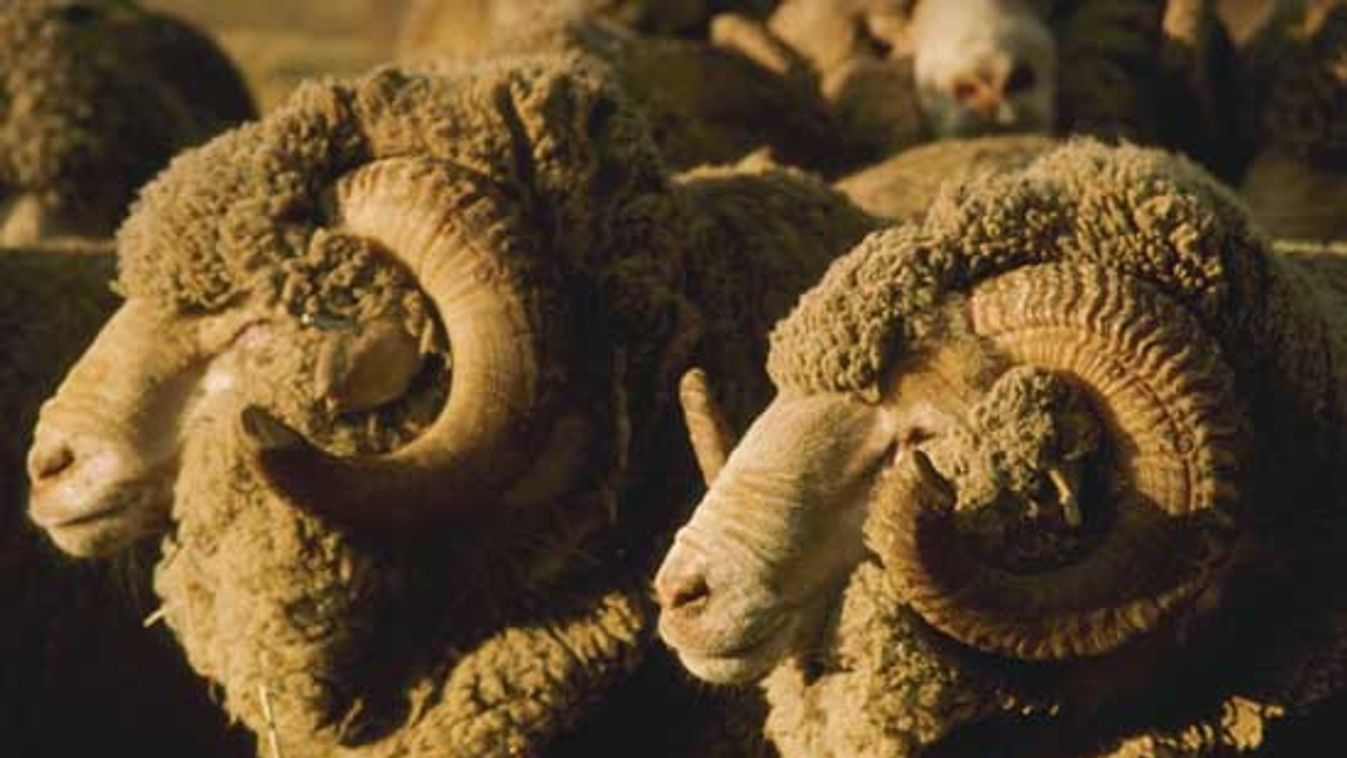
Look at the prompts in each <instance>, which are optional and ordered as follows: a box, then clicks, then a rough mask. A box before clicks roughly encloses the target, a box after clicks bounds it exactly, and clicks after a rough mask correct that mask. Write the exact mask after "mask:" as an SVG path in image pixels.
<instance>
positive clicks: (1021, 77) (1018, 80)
mask: <svg viewBox="0 0 1347 758" xmlns="http://www.w3.org/2000/svg"><path fill="white" fill-rule="evenodd" d="M1037 82H1038V76H1037V75H1036V74H1035V73H1034V69H1033V68H1031V67H1030V66H1026V65H1024V64H1022V63H1020V64H1016V66H1015V67H1014V68H1013V69H1011V70H1010V76H1009V77H1007V78H1006V92H1011V93H1015V92H1023V91H1025V90H1027V89H1029V88H1030V87H1033V86H1034V84H1036V83H1037Z"/></svg>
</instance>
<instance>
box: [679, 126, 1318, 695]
mask: <svg viewBox="0 0 1347 758" xmlns="http://www.w3.org/2000/svg"><path fill="white" fill-rule="evenodd" d="M1141 184H1145V185H1147V189H1145V190H1144V191H1142V193H1141V194H1140V195H1135V194H1128V193H1132V192H1133V190H1132V189H1131V188H1135V187H1137V186H1140V185H1141ZM1157 210H1159V211H1161V215H1155V213H1154V211H1157ZM1162 216H1163V218H1162ZM1247 223H1248V222H1247V220H1246V219H1243V218H1242V216H1240V214H1239V213H1238V207H1237V206H1236V205H1234V204H1233V201H1232V200H1231V199H1230V198H1229V195H1228V192H1226V191H1224V190H1221V189H1220V188H1219V187H1217V186H1216V185H1215V184H1214V183H1213V182H1211V180H1210V179H1208V178H1205V177H1202V176H1201V175H1200V174H1199V173H1198V172H1195V171H1194V170H1193V169H1192V168H1191V167H1190V166H1189V165H1188V164H1186V163H1183V162H1179V161H1175V160H1173V159H1172V158H1165V157H1163V156H1161V155H1160V154H1158V153H1155V152H1151V151H1142V150H1136V149H1133V148H1125V149H1112V150H1111V149H1108V148H1104V147H1102V146H1101V145H1098V144H1097V143H1089V142H1076V143H1071V144H1069V145H1066V146H1064V147H1062V148H1059V149H1058V150H1055V151H1052V152H1051V153H1049V154H1047V155H1045V156H1042V157H1040V158H1038V159H1036V160H1034V161H1033V162H1032V163H1031V164H1030V165H1029V166H1027V167H1026V168H1024V169H1022V170H1019V171H1011V172H1006V173H1003V174H1000V175H995V176H986V177H982V178H981V179H978V180H975V181H972V182H969V184H968V185H965V186H963V187H959V188H951V191H950V192H948V193H947V194H946V195H945V196H944V197H943V198H942V199H941V200H940V201H938V202H937V203H936V204H935V205H934V206H933V207H932V209H931V210H930V212H929V213H928V214H927V215H926V217H925V219H924V220H923V221H922V222H921V223H919V224H910V225H907V226H901V227H897V228H894V229H891V230H887V231H884V232H879V233H875V234H872V235H871V236H870V237H868V238H867V239H866V240H865V241H864V242H863V243H862V244H861V245H860V246H859V247H858V248H857V249H856V250H854V251H853V252H852V253H850V254H848V255H847V256H845V257H843V258H841V259H839V260H838V261H837V262H835V263H834V264H833V267H832V268H831V269H830V271H829V272H828V274H827V276H825V277H824V279H823V281H822V282H821V283H820V284H819V285H818V286H816V287H815V288H814V290H812V291H811V292H809V293H807V294H806V295H805V296H804V297H803V298H802V299H801V301H800V304H799V305H798V306H797V308H796V311H795V312H794V313H793V314H792V315H791V316H790V317H788V318H787V319H785V320H783V321H781V322H780V323H778V325H777V327H776V329H775V330H774V332H773V335H772V343H773V344H772V350H771V353H770V356H769V359H768V366H769V371H770V372H771V373H772V376H773V379H774V381H775V383H776V385H777V388H778V393H779V394H778V396H777V398H776V399H775V400H774V401H773V403H772V404H771V405H770V406H769V407H768V409H767V410H766V411H765V412H764V413H763V414H762V415H761V416H760V417H759V418H758V419H757V420H756V421H755V422H754V423H753V424H752V425H751V426H750V427H749V429H748V430H747V432H746V433H745V435H744V437H743V439H742V440H741V441H740V442H739V443H738V445H737V446H734V445H733V440H731V439H729V435H728V434H726V433H724V432H717V431H716V430H717V429H723V428H724V425H723V424H722V425H719V426H717V425H716V424H713V423H709V422H707V421H706V420H705V419H702V420H700V421H696V422H695V423H690V424H689V426H690V428H691V429H692V430H693V432H694V434H693V435H692V438H693V441H694V443H695V444H697V445H699V446H700V447H702V448H707V449H708V451H707V452H705V453H702V454H699V456H698V459H699V460H700V461H703V462H711V465H708V466H705V468H706V469H707V471H708V472H709V473H711V474H712V475H713V476H714V478H713V479H709V481H708V484H709V491H708V493H707V494H706V496H705V498H704V499H703V500H702V502H701V504H700V505H699V506H698V508H697V510H696V512H695V513H694V515H693V517H692V519H691V520H690V521H689V522H688V523H687V524H686V525H685V527H684V528H683V529H682V531H680V532H679V534H678V535H677V537H676V539H675V543H674V546H673V548H672V549H671V550H670V552H669V554H668V555H667V557H666V559H665V562H664V565H663V566H662V568H661V569H660V571H659V573H658V575H657V577H656V580H655V581H656V594H657V596H658V598H659V599H660V601H661V603H662V605H663V607H664V610H663V614H662V617H661V621H660V628H661V634H662V636H663V637H664V638H665V640H666V641H667V642H669V644H670V645H671V646H673V647H674V648H675V649H676V650H677V651H678V653H679V654H680V657H681V658H682V659H683V661H684V663H685V664H686V665H687V666H688V667H689V668H690V669H691V670H692V671H693V672H694V673H696V674H698V675H699V676H702V677H704V678H707V679H709V680H712V681H744V680H751V679H754V678H757V677H760V676H761V675H763V674H764V673H766V672H767V671H769V670H771V669H772V668H773V667H774V666H775V664H777V663H778V662H780V661H782V660H783V659H785V658H790V657H803V659H804V660H805V661H807V660H810V658H809V656H808V653H809V651H810V650H815V649H817V645H818V644H820V643H819V636H820V635H825V636H826V633H827V632H826V630H828V629H831V627H830V626H828V624H829V623H831V621H832V620H833V616H832V613H833V610H834V606H833V605H832V604H833V603H835V601H836V600H837V598H838V597H840V596H841V593H840V589H841V588H842V587H843V586H844V585H845V584H846V583H847V582H848V581H849V578H850V577H851V576H852V570H853V569H854V568H855V567H856V566H857V565H858V564H859V563H860V562H862V561H864V560H870V559H873V560H875V561H877V562H878V563H879V564H880V565H881V566H882V567H883V570H884V571H886V572H887V573H888V574H889V575H890V576H891V577H892V581H893V583H894V584H895V586H897V587H899V588H900V590H899V593H900V596H899V597H898V598H896V600H895V601H896V602H899V603H901V604H902V605H904V606H906V607H908V608H910V609H911V610H913V611H914V612H916V613H917V614H919V615H920V616H921V617H922V618H924V619H925V623H926V624H929V625H930V627H932V628H934V629H937V630H939V631H940V632H942V633H943V635H944V636H945V637H946V638H952V639H954V640H957V641H958V642H959V643H962V646H963V647H965V648H967V649H970V650H977V651H981V652H982V653H983V654H985V655H990V656H993V657H998V658H1002V659H1017V660H1027V661H1062V662H1081V661H1086V660H1097V659H1104V658H1105V657H1111V654H1112V653H1113V652H1115V651H1119V652H1121V651H1122V650H1123V649H1124V648H1127V647H1129V644H1130V643H1132V642H1137V643H1138V644H1139V645H1140V644H1143V643H1144V644H1150V642H1152V641H1154V642H1155V643H1156V644H1159V645H1163V644H1165V641H1166V640H1170V641H1173V640H1178V639H1182V638H1183V635H1184V633H1185V632H1186V631H1187V630H1188V629H1191V628H1192V627H1191V626H1190V623H1191V622H1193V621H1194V620H1195V619H1197V618H1205V613H1206V612H1207V611H1209V610H1211V609H1212V608H1213V607H1215V605H1214V604H1215V602H1216V601H1218V600H1219V599H1220V597H1221V592H1222V590H1223V589H1224V587H1225V586H1226V582H1225V579H1226V577H1227V576H1228V575H1229V573H1228V572H1229V571H1230V570H1231V566H1232V565H1237V564H1238V561H1237V560H1235V558H1234V557H1233V556H1238V555H1242V553H1241V552H1240V551H1236V550H1235V549H1234V547H1235V545H1236V544H1237V543H1238V542H1239V541H1240V540H1242V539H1243V538H1244V537H1247V536H1248V535H1249V530H1248V529H1246V528H1242V526H1244V525H1246V524H1247V523H1248V522H1247V521H1246V520H1245V514H1244V510H1243V509H1244V508H1245V507H1246V506H1248V505H1249V502H1246V501H1249V500H1250V498H1249V492H1250V490H1249V487H1248V485H1249V482H1250V481H1251V480H1253V479H1254V476H1253V471H1252V469H1253V468H1254V466H1255V465H1260V464H1261V460H1260V459H1258V458H1256V457H1254V456H1252V455H1250V454H1249V453H1250V452H1251V443H1252V440H1253V435H1252V429H1253V414H1252V412H1251V411H1250V409H1248V408H1246V407H1245V404H1244V402H1243V399H1244V398H1246V397H1249V396H1250V395H1249V392H1250V390H1248V389H1247V387H1248V386H1249V385H1248V384H1246V382H1250V381H1256V380H1251V379H1250V378H1249V377H1251V376H1254V375H1255V372H1258V371H1260V370H1262V368H1261V366H1262V364H1260V363H1256V362H1254V359H1253V358H1252V357H1251V356H1252V355H1253V354H1254V352H1253V351H1249V350H1243V349H1240V350H1234V351H1232V349H1231V346H1232V345H1247V344H1262V342H1261V341H1263V340H1267V339H1268V337H1267V336H1266V332H1264V331H1261V327H1257V326H1255V325H1257V324H1260V323H1262V322H1261V321H1260V319H1261V318H1262V316H1261V315H1260V313H1261V311H1260V310H1259V309H1260V308H1261V307H1262V306H1261V303H1263V302H1265V301H1266V300H1268V299H1269V298H1270V297H1271V296H1270V295H1268V296H1265V295H1263V294H1261V290H1260V289H1258V288H1259V287H1261V286H1263V285H1260V284H1258V282H1259V281H1261V279H1260V277H1262V276H1263V275H1264V274H1263V272H1264V271H1265V267H1264V265H1263V264H1261V263H1260V262H1259V259H1258V258H1257V256H1256V255H1254V254H1252V253H1251V252H1250V251H1256V250H1259V249H1261V248H1259V247H1258V246H1257V243H1255V242H1254V241H1253V240H1252V239H1251V238H1250V237H1249V236H1248V235H1249V231H1248V227H1247ZM1196 227H1200V228H1202V229H1203V230H1204V232H1203V233H1202V234H1201V235H1200V236H1196V237H1192V236H1189V235H1188V234H1187V232H1180V231H1179V230H1181V229H1187V230H1190V231H1191V230H1193V229H1194V228H1196ZM1185 239H1191V240H1192V241H1193V244H1191V245H1189V244H1188V243H1186V242H1184V240H1185ZM1161 260H1163V261H1164V263H1163V265H1157V264H1159V262H1160V261H1161ZM1236 298H1237V302H1240V303H1252V304H1253V305H1249V306H1246V307H1245V308H1244V309H1243V310H1238V309H1235V308H1234V307H1233V306H1232V305H1231V303H1232V300H1234V299H1236ZM1278 307H1280V306H1278ZM1232 314H1238V315H1232ZM1279 318H1281V317H1280V316H1279ZM1278 328H1279V329H1280V328H1281V327H1278ZM1288 328H1289V327H1288ZM1302 328H1308V327H1302ZM1276 339H1280V338H1276ZM1273 344H1276V343H1275V340H1274V341H1273ZM1274 349H1279V348H1274ZM1257 381H1261V380H1257ZM1237 385H1238V386H1239V387H1240V389H1239V390H1238V391H1237V389H1236V387H1237ZM1254 386H1258V385H1256V384H1255V385H1254ZM1287 394H1288V395H1290V394H1291V393H1287ZM1295 402H1298V401H1295ZM686 405H687V407H688V409H689V411H690V415H691V416H692V418H693V419H696V418H698V417H699V416H705V415H707V414H710V413H713V408H712V407H710V406H708V405H706V404H702V403H698V402H696V395H695V393H693V395H690V396H689V402H687V403H686ZM1263 413H1271V414H1272V415H1271V416H1266V415H1265V416H1261V417H1260V418H1264V419H1266V418H1270V417H1271V418H1275V417H1277V416H1278V415H1279V414H1281V413H1282V412H1280V411H1277V412H1268V411H1263ZM1273 423H1275V422H1273ZM731 448H733V450H732V452H731V451H730V450H731ZM722 460H723V461H724V464H723V466H718V465H717V464H716V462H717V461H722ZM1260 481H1261V479H1260ZM823 644H828V643H826V642H825V643H823ZM805 668H806V669H807V668H808V664H807V662H806V663H805Z"/></svg>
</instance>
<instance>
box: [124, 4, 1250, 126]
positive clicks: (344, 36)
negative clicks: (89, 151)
mask: <svg viewBox="0 0 1347 758" xmlns="http://www.w3.org/2000/svg"><path fill="white" fill-rule="evenodd" d="M143 1H144V4H145V5H147V6H150V7H153V8H158V9H161V10H164V11H168V12H170V13H173V14H175V15H177V16H180V17H182V18H185V19H188V20H190V21H193V22H195V23H197V24H198V25H200V26H202V27H203V28H205V29H208V30H210V32H211V33H212V34H214V35H215V37H216V38H217V39H218V40H219V41H220V43H221V44H222V45H223V46H224V47H225V49H226V50H228V51H229V53H230V54H231V55H232V56H233V57H234V60H235V61H237V62H238V64H239V66H240V67H241V68H242V69H243V71H244V73H245V74H246V75H247V77H248V80H249V82H250V83H251V84H252V87H253V91H254V93H255V94H256V95H257V98H258V100H259V103H260V104H261V106H262V108H263V109H267V108H270V107H272V106H274V105H275V104H276V103H277V102H279V101H280V100H282V99H283V98H284V97H285V95H286V94H287V93H288V92H289V91H290V90H291V89H292V88H293V87H294V86H295V85H296V84H297V83H299V82H300V81H301V80H303V79H304V78H306V77H310V76H315V75H321V74H332V75H337V76H341V75H347V74H354V73H358V72H361V71H364V70H365V69H368V68H369V67H371V66H373V65H376V64H378V63H380V62H382V61H384V60H387V59H388V58H389V56H390V54H391V51H392V46H393V38H394V35H395V34H396V30H397V24H398V19H400V18H401V17H402V14H403V11H404V9H405V7H406V5H407V4H408V1H409V0H143ZM447 1H449V2H452V0H447ZM1274 1H1275V0H1217V4H1218V6H1219V8H1220V10H1221V13H1222V15H1223V16H1224V17H1225V18H1226V20H1227V22H1228V23H1229V24H1230V25H1231V28H1232V29H1233V30H1235V34H1236V36H1237V37H1238V36H1241V35H1242V34H1243V33H1245V30H1247V29H1249V28H1252V27H1253V26H1254V25H1255V24H1256V23H1257V22H1258V20H1259V19H1260V18H1261V17H1262V14H1263V11H1264V10H1265V9H1266V8H1267V6H1268V5H1270V3H1272V2H1274Z"/></svg>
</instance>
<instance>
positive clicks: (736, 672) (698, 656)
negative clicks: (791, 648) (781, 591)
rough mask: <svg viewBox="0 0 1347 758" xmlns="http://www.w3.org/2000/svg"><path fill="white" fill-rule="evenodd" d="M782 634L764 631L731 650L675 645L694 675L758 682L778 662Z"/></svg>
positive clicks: (717, 681) (721, 681)
mask: <svg viewBox="0 0 1347 758" xmlns="http://www.w3.org/2000/svg"><path fill="white" fill-rule="evenodd" d="M778 639H779V635H775V634H765V635H762V636H761V637H758V638H756V639H754V640H753V641H751V642H749V643H747V644H745V645H737V646H735V647H734V648H733V649H732V650H717V651H699V650H692V649H689V648H682V647H677V646H675V648H674V650H675V652H676V653H677V654H678V659H679V661H681V662H682V664H683V666H684V667H685V668H686V669H687V670H688V671H690V672H691V673H692V674H693V675H694V676H697V677H698V678H700V679H703V680H705V681H708V682H712V683H715V684H746V683H749V682H755V681H757V680H759V679H761V678H762V677H764V676H766V675H767V673H768V672H769V671H770V670H771V669H772V668H774V667H775V666H776V663H777V656H775V655H772V654H771V652H772V649H773V648H775V647H776V644H775V643H777V642H778Z"/></svg>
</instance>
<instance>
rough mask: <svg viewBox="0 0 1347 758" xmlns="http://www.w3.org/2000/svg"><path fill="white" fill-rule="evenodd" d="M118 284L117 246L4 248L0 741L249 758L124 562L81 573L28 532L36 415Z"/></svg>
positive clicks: (40, 748) (31, 750) (58, 751)
mask: <svg viewBox="0 0 1347 758" xmlns="http://www.w3.org/2000/svg"><path fill="white" fill-rule="evenodd" d="M114 274H115V258H114V256H113V255H112V245H111V244H110V243H109V242H99V241H83V240H66V241H62V242H60V243H52V242H48V243H44V244H42V245H40V246H28V247H21V248H9V249H0V419H3V423H0V430H3V434H0V618H3V619H4V624H3V625H0V661H3V662H4V663H3V666H0V703H3V707H0V735H4V737H3V739H4V747H5V750H6V752H8V753H12V754H14V755H77V754H86V753H89V752H92V751H95V750H99V751H106V750H108V749H113V750H116V751H124V752H128V753H130V754H140V755H169V754H183V753H191V754H193V755H209V756H221V758H223V757H224V756H228V755H240V754H242V747H243V742H242V740H243V735H241V734H235V735H232V736H231V735H229V734H228V733H227V731H226V726H225V724H224V721H223V719H222V718H221V717H220V714H219V712H218V709H217V708H215V707H214V705H213V704H211V703H210V702H209V700H208V698H207V697H206V691H205V688H204V687H203V686H202V685H201V683H200V682H199V680H197V679H196V678H195V677H194V676H193V675H192V674H191V672H190V671H189V670H188V669H187V667H186V666H185V665H184V664H183V662H182V661H181V656H180V655H178V654H177V653H176V652H175V651H174V650H173V647H172V645H171V641H170V640H169V639H167V635H166V634H163V635H157V636H149V635H146V634H145V633H144V632H143V630H142V629H141V623H140V622H141V619H142V618H143V617H144V613H139V614H138V613H137V612H136V610H135V603H134V597H131V596H128V594H127V592H125V591H124V586H123V585H124V584H125V582H124V581H123V578H122V574H123V569H125V568H127V566H125V565H123V564H122V563H118V564H117V565H110V566H96V567H93V566H72V565H70V563H69V561H68V559H62V558H61V557H60V556H58V555H56V554H55V553H54V551H52V550H51V549H50V547H49V546H47V545H45V544H43V543H44V542H45V541H44V540H42V539H41V537H40V535H39V534H36V533H34V532H33V531H32V530H31V529H29V528H26V527H25V525H24V524H23V522H22V518H23V507H22V503H23V501H24V492H23V490H24V487H23V484H24V481H25V477H24V470H23V459H24V453H25V451H26V450H27V449H28V440H29V437H30V435H29V431H30V430H31V429H32V426H33V423H34V422H35V421H36V418H37V409H38V406H39V405H40V404H41V401H42V400H43V399H44V398H45V397H46V396H47V395H49V394H50V393H51V392H52V391H53V390H54V389H55V388H56V386H57V384H58V383H59V381H60V379H61V376H62V374H63V373H64V372H65V370H66V369H67V368H69V367H70V365H71V364H73V363H74V362H75V359H76V358H78V357H79V354H80V352H82V351H83V349H84V347H85V346H86V345H87V344H88V343H89V341H90V340H92V339H93V337H94V335H95V334H96V333H97V331H98V329H99V327H100V326H101V325H102V323H103V321H104V320H105V319H106V318H107V316H109V315H110V314H111V313H112V311H113V310H114V309H115V307H116V304H117V298H116V296H115V295H114V294H113V292H112V291H111V289H110V288H109V286H108V283H109V282H110V281H111V280H112V278H113V276H114ZM128 580H129V577H128ZM148 586H149V585H148V581H146V582H145V583H144V587H145V590H146V591H148ZM91 641H95V642H94V643H93V644H91ZM113 651H115V654H114V653H113ZM72 714H80V715H79V718H80V728H79V729H68V728H63V725H65V724H67V723H68V722H69V719H70V716H71V715H72ZM169 714H171V718H170V717H169Z"/></svg>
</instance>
